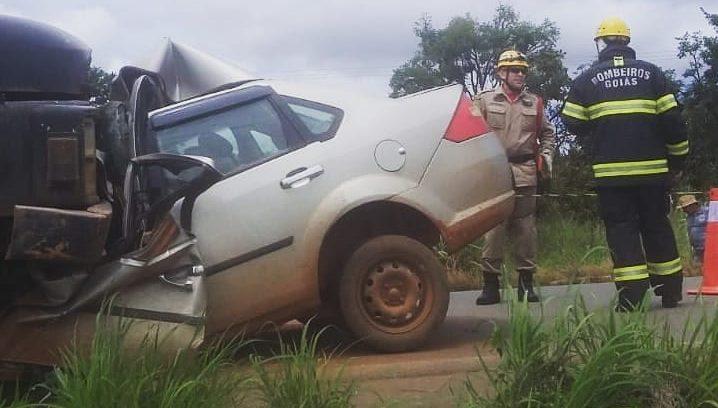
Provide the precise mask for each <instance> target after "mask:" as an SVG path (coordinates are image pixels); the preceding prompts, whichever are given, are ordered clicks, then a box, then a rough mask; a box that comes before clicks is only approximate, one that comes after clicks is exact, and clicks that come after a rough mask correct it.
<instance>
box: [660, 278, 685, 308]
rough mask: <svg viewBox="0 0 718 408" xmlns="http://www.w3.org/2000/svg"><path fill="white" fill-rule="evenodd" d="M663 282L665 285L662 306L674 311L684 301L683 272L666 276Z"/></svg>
mask: <svg viewBox="0 0 718 408" xmlns="http://www.w3.org/2000/svg"><path fill="white" fill-rule="evenodd" d="M663 281H664V282H665V283H664V284H663V293H662V295H661V304H662V305H663V307H665V308H666V309H672V308H674V307H676V306H678V302H680V301H681V300H683V272H682V271H681V272H678V273H674V274H671V275H665V276H663Z"/></svg>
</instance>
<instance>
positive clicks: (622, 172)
mask: <svg viewBox="0 0 718 408" xmlns="http://www.w3.org/2000/svg"><path fill="white" fill-rule="evenodd" d="M667 172H668V160H666V159H658V160H644V161H635V162H620V163H600V164H594V165H593V175H594V176H595V177H596V178H599V177H616V176H640V175H646V174H661V173H667Z"/></svg>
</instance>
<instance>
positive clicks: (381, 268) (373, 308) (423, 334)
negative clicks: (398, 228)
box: [339, 235, 449, 352]
mask: <svg viewBox="0 0 718 408" xmlns="http://www.w3.org/2000/svg"><path fill="white" fill-rule="evenodd" d="M339 304H340V308H341V312H342V316H343V317H344V323H345V326H346V327H347V328H348V329H349V330H351V331H352V332H353V333H354V334H355V335H356V336H357V338H359V339H360V340H362V341H364V342H365V343H366V344H368V345H370V346H371V347H373V348H375V349H377V350H379V351H386V352H400V351H406V350H411V349H415V348H417V347H419V346H420V345H421V344H422V343H423V342H424V341H425V340H426V339H427V337H428V336H429V334H430V333H431V331H432V330H434V329H435V328H436V327H437V326H438V325H439V324H440V323H441V322H442V321H443V320H444V317H445V316H446V311H447V309H448V306H449V289H448V285H447V283H446V273H445V272H444V268H443V266H442V265H441V263H440V262H439V261H438V260H437V259H436V256H435V255H434V252H433V251H432V250H431V249H429V248H427V247H426V246H424V245H423V244H421V243H420V242H418V241H416V240H413V239H411V238H408V237H405V236H400V235H383V236H379V237H376V238H372V239H370V240H368V241H367V242H365V243H364V244H363V245H361V246H360V247H359V248H358V249H356V250H355V251H354V252H353V253H352V254H351V256H350V257H349V260H348V261H347V263H346V266H345V267H344V270H343V274H342V277H341V280H340V282H339Z"/></svg>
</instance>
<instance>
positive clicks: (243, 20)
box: [0, 0, 718, 84]
mask: <svg viewBox="0 0 718 408" xmlns="http://www.w3.org/2000/svg"><path fill="white" fill-rule="evenodd" d="M508 4H511V5H513V6H514V7H515V9H516V10H517V11H518V12H519V13H520V15H521V18H522V19H528V20H531V21H534V22H536V23H539V22H541V21H543V20H544V19H546V18H548V19H549V20H552V21H555V22H556V24H557V25H558V27H559V28H560V30H561V39H560V43H559V45H560V47H561V48H563V49H564V50H565V51H566V53H567V55H566V61H565V62H566V64H567V65H568V66H569V67H570V68H575V66H576V65H578V64H580V63H584V62H588V61H590V60H591V59H592V58H594V56H595V48H594V45H593V43H592V38H593V35H594V33H595V32H594V30H595V27H596V26H597V25H598V22H599V21H600V20H601V18H603V17H605V16H608V15H613V14H615V15H619V16H622V17H624V18H625V19H626V20H627V21H628V22H629V24H630V25H631V28H632V30H633V34H634V39H633V44H634V45H635V46H636V48H637V51H638V54H639V57H641V56H642V57H644V58H646V59H648V60H651V61H653V62H655V63H656V64H658V65H662V66H666V67H668V68H679V72H680V71H681V69H680V67H681V66H685V62H681V61H678V60H677V59H676V58H675V53H676V51H675V49H676V44H677V42H676V41H675V39H674V38H675V37H676V36H679V35H681V34H682V33H683V32H685V31H697V30H703V31H705V32H707V33H708V32H712V30H710V29H709V28H708V25H707V23H706V21H705V19H704V17H703V15H702V13H701V12H700V10H699V9H698V6H697V5H695V4H689V2H678V1H674V0H632V1H625V0H600V1H599V0H582V1H581V2H576V1H574V0H553V1H550V2H548V1H541V2H538V1H532V0H514V1H511V2H508ZM498 5H499V1H498V0H489V1H486V0H484V1H481V2H479V1H476V0H444V1H442V2H438V1H435V0H393V1H377V0H374V1H372V0H354V1H351V2H349V1H337V0H314V1H306V2H297V1H290V0H261V1H254V2H251V3H249V2H246V1H241V2H240V1H236V0H226V1H221V0H205V1H204V2H199V1H196V0H194V1H189V0H176V1H170V0H157V1H138V0H124V1H122V2H119V1H91V0H65V1H63V2H57V1H54V0H35V1H32V2H28V1H20V0H15V1H6V2H4V5H3V6H0V12H3V13H12V14H21V15H25V16H32V17H33V18H35V19H38V20H42V21H46V22H49V23H52V24H55V25H58V26H59V27H61V28H63V29H65V30H67V31H69V32H71V33H73V34H75V35H77V36H78V37H80V38H82V39H83V40H85V41H86V42H87V43H88V44H89V45H90V46H91V47H92V48H93V55H94V58H95V63H96V64H98V65H100V66H103V67H105V68H108V69H117V68H119V67H120V66H121V65H124V64H129V63H134V62H137V61H140V60H141V59H142V57H143V56H145V55H147V54H148V53H151V52H152V51H153V50H154V49H155V48H157V47H158V46H159V45H160V44H161V43H162V39H163V38H164V37H171V38H172V39H173V40H176V41H179V42H183V43H186V44H188V45H190V46H192V47H195V48H197V49H201V50H204V51H206V52H208V53H210V54H213V55H216V56H218V57H220V58H223V59H225V60H228V61H231V62H234V63H236V64H237V65H239V66H241V67H243V68H245V69H247V70H249V71H252V72H256V73H258V74H261V75H265V76H266V75H270V76H275V77H276V76H290V77H297V78H299V77H302V78H305V79H307V80H319V79H322V78H325V77H326V78H327V79H329V78H332V77H334V78H355V79H356V78H359V77H361V78H365V80H364V81H365V82H371V83H374V82H377V83H378V82H383V83H384V84H386V83H388V80H389V77H390V76H391V72H392V69H393V68H396V67H398V66H399V65H400V64H401V63H402V62H404V61H406V60H407V59H409V58H410V57H411V56H412V55H413V53H414V51H415V50H416V47H417V41H418V40H417V39H416V37H415V36H414V33H413V24H414V22H415V21H417V19H419V18H420V17H421V16H422V15H424V14H428V15H430V16H431V17H432V20H433V21H434V25H435V26H436V27H443V26H445V25H446V23H447V22H448V21H449V19H450V18H451V17H454V16H459V15H464V14H466V13H470V14H471V15H472V16H473V17H474V18H477V19H480V20H484V21H485V20H488V19H490V18H492V16H493V15H494V12H495V9H496V7H497V6H498ZM709 11H710V10H709ZM716 11H718V10H714V11H713V12H716Z"/></svg>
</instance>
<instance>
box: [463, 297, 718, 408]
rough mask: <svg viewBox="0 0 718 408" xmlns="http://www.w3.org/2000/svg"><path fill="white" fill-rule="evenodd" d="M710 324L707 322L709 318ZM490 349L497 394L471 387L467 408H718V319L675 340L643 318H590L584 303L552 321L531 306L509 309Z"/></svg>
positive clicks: (696, 322)
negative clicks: (506, 320)
mask: <svg viewBox="0 0 718 408" xmlns="http://www.w3.org/2000/svg"><path fill="white" fill-rule="evenodd" d="M709 314H710V315H712V317H710V318H709V317H707V316H708V315H709ZM492 344H493V346H494V347H495V348H496V350H497V352H498V353H499V355H500V357H501V360H500V363H499V365H498V367H496V368H489V367H488V366H487V365H486V364H484V362H483V360H481V362H482V364H483V367H484V371H485V372H486V374H487V375H488V376H489V378H490V382H491V385H492V388H493V392H492V393H491V395H489V396H486V395H479V393H478V392H477V391H476V390H475V389H473V387H472V386H471V384H470V383H469V382H467V383H466V394H465V396H464V398H463V400H462V401H461V403H460V406H463V407H567V408H574V407H576V408H578V407H591V408H593V407H595V408H601V407H606V408H608V407H717V406H718V365H717V364H716V361H718V317H717V316H716V315H715V314H713V313H712V312H705V314H704V315H703V316H702V317H700V318H698V319H693V320H691V319H689V320H688V321H687V322H686V323H685V326H684V328H683V331H682V333H680V334H678V335H675V334H672V333H671V331H670V328H669V327H668V325H667V324H661V322H660V321H657V320H655V319H654V318H653V317H652V315H650V314H649V313H646V312H644V311H642V312H637V313H630V314H618V313H615V312H613V311H612V310H604V311H600V312H595V313H593V312H589V311H588V309H587V307H586V306H585V304H584V303H583V300H582V299H581V298H577V300H576V301H575V303H574V304H572V305H569V306H567V307H565V308H564V309H563V313H562V314H560V315H559V316H558V317H556V318H555V319H552V320H550V321H547V320H544V319H543V318H542V317H541V316H540V315H539V316H536V314H535V313H532V312H531V311H530V310H529V308H528V306H527V304H525V303H518V302H516V301H515V300H514V301H513V302H512V303H511V305H510V310H509V323H508V325H507V327H505V328H499V329H497V330H496V332H495V334H494V337H493V339H492Z"/></svg>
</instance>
